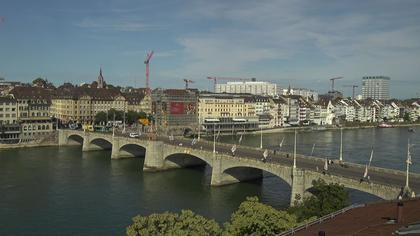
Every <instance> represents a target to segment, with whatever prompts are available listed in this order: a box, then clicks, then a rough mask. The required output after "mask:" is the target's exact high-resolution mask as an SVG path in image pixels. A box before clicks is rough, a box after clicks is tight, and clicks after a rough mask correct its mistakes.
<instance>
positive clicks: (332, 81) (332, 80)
mask: <svg viewBox="0 0 420 236" xmlns="http://www.w3.org/2000/svg"><path fill="white" fill-rule="evenodd" d="M342 78H343V77H335V78H331V79H330V80H331V92H334V81H335V80H337V79H342Z"/></svg>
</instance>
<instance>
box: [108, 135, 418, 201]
mask: <svg viewBox="0 0 420 236" xmlns="http://www.w3.org/2000/svg"><path fill="white" fill-rule="evenodd" d="M115 135H116V136H121V137H127V136H128V132H127V133H126V134H122V133H120V132H118V133H116V134H115ZM136 139H141V140H149V139H152V140H159V141H163V142H164V143H166V144H168V145H176V146H180V145H182V146H183V147H186V148H195V149H202V150H206V151H209V152H213V143H212V142H210V141H205V140H200V141H197V142H196V143H195V144H192V140H191V139H185V138H178V137H174V140H170V139H169V137H168V136H155V135H154V136H153V135H149V134H143V135H141V136H140V137H137V138H136ZM231 148H232V145H230V144H221V143H216V152H217V153H223V154H226V155H232V151H231ZM264 150H265V149H258V148H251V147H244V146H240V145H237V148H236V151H235V156H236V157H241V158H248V159H254V160H258V161H262V158H263V152H264ZM265 161H266V162H267V163H273V164H280V165H285V166H293V153H284V152H276V153H274V150H269V154H268V157H267V159H266V160H265ZM333 162H334V163H333V164H330V165H329V166H328V170H327V171H325V173H326V174H327V175H335V176H342V177H346V178H350V179H354V180H357V181H359V180H360V179H361V178H362V176H363V174H364V171H365V167H364V166H361V165H359V166H358V165H350V164H346V163H345V162H344V165H340V164H339V163H338V160H333ZM324 164H325V161H324V160H323V159H314V158H309V157H305V156H302V155H297V158H296V166H297V168H299V169H304V170H311V171H317V172H323V171H324ZM369 176H370V182H375V183H378V184H382V185H389V186H400V187H403V186H405V180H406V177H405V175H402V174H401V173H400V174H396V173H388V172H386V173H385V172H383V171H380V170H379V169H375V168H374V169H369ZM409 185H410V187H411V189H413V190H414V191H415V192H416V193H417V194H418V193H420V177H419V175H416V176H410V180H409Z"/></svg>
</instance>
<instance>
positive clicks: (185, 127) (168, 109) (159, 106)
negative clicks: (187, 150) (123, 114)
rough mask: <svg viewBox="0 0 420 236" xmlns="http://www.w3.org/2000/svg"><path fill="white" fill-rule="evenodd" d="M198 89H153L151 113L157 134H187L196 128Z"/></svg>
mask: <svg viewBox="0 0 420 236" xmlns="http://www.w3.org/2000/svg"><path fill="white" fill-rule="evenodd" d="M197 103H198V91H197V90H192V89H155V90H153V91H152V114H153V116H154V119H155V126H156V130H157V132H158V134H173V135H189V134H191V133H196V132H197V130H198V116H197Z"/></svg>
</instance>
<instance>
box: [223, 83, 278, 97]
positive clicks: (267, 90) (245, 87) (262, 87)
mask: <svg viewBox="0 0 420 236" xmlns="http://www.w3.org/2000/svg"><path fill="white" fill-rule="evenodd" d="M216 93H250V94H254V95H266V96H276V95H278V92H277V84H274V83H270V82H263V81H243V82H239V81H238V82H227V83H226V84H216Z"/></svg>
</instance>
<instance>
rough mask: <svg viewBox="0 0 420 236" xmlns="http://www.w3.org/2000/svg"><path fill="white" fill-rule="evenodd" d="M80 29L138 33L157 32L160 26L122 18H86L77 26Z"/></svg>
mask: <svg viewBox="0 0 420 236" xmlns="http://www.w3.org/2000/svg"><path fill="white" fill-rule="evenodd" d="M75 25H76V26H78V27H81V28H86V29H92V30H100V31H124V32H138V31H146V30H156V29H159V28H160V27H159V26H156V25H151V24H146V23H144V22H141V21H140V20H136V19H129V18H121V19H112V18H107V19H104V18H95V19H94V18H85V19H83V20H82V21H81V22H78V23H76V24H75Z"/></svg>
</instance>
